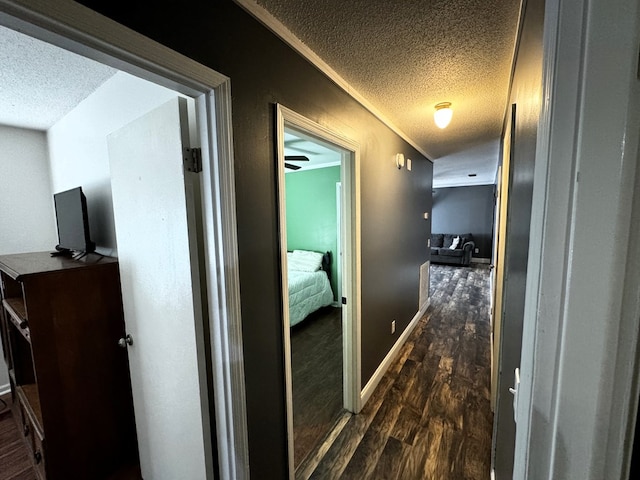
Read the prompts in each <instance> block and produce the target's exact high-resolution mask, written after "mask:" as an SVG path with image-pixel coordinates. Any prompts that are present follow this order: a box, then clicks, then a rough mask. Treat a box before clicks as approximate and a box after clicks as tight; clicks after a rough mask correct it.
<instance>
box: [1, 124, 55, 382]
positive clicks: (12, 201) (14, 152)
mask: <svg viewBox="0 0 640 480" xmlns="http://www.w3.org/2000/svg"><path fill="white" fill-rule="evenodd" d="M50 184H51V181H50V177H49V168H48V162H47V142H46V136H45V133H44V132H39V131H35V130H26V129H22V128H13V127H6V126H0V255H7V254H12V253H23V252H33V251H42V250H53V247H55V245H56V243H58V242H57V235H56V227H55V220H54V215H53V199H52V194H51V186H50ZM8 390H9V373H8V371H7V368H6V365H5V363H4V356H3V355H2V345H1V344H0V394H2V393H6V392H7V391H8Z"/></svg>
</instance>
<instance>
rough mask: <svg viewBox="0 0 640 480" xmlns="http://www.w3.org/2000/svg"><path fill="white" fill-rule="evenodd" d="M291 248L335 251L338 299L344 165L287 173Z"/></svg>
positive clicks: (334, 284) (334, 281)
mask: <svg viewBox="0 0 640 480" xmlns="http://www.w3.org/2000/svg"><path fill="white" fill-rule="evenodd" d="M284 178H285V189H286V203H287V250H313V251H316V252H327V251H328V252H331V258H332V260H333V261H332V262H331V278H330V279H329V280H330V282H331V289H332V290H333V298H334V300H337V299H338V297H337V279H338V269H337V265H336V253H337V251H338V242H337V237H338V234H337V232H338V228H337V222H338V218H337V204H336V183H338V182H340V167H339V166H334V167H326V168H317V169H314V170H306V171H304V170H301V171H298V172H290V173H287V174H286V175H285V177H284Z"/></svg>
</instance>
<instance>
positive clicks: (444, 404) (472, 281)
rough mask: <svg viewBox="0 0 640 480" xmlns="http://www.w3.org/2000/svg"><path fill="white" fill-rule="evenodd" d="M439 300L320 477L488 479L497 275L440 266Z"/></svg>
mask: <svg viewBox="0 0 640 480" xmlns="http://www.w3.org/2000/svg"><path fill="white" fill-rule="evenodd" d="M430 294H431V303H430V306H429V308H428V310H427V313H426V315H425V316H424V317H423V318H422V319H421V320H420V321H419V323H418V325H417V326H416V328H415V330H414V332H413V333H412V334H411V336H410V338H409V340H408V341H407V342H406V343H405V345H404V346H403V347H402V349H401V351H400V353H399V355H398V358H397V359H396V360H395V362H394V363H393V364H392V366H391V367H390V368H389V370H388V372H387V373H386V374H385V376H384V377H383V378H382V380H381V381H380V383H379V385H378V387H377V389H376V391H375V392H374V393H373V395H372V396H371V398H370V399H369V402H368V403H367V405H366V406H365V407H364V408H363V410H362V412H361V413H360V414H358V415H353V416H351V418H350V419H349V420H348V421H347V422H346V423H345V425H344V427H343V428H342V430H341V432H340V433H339V434H338V435H337V437H336V438H335V440H334V441H333V443H332V444H331V446H330V447H329V448H328V451H327V453H326V454H325V455H324V457H323V458H322V460H321V461H320V463H319V464H318V466H317V468H316V469H315V471H314V472H313V473H312V474H311V478H313V479H358V480H360V479H376V480H377V479H380V480H382V479H384V480H393V479H399V480H412V479H432V480H454V479H455V480H476V479H478V480H480V479H483V480H484V479H488V478H489V476H490V455H491V453H490V452H491V433H492V421H493V415H492V413H491V410H490V404H489V395H490V393H489V391H490V375H491V362H490V321H489V269H488V268H486V266H476V267H448V266H444V265H437V266H432V267H431V289H430Z"/></svg>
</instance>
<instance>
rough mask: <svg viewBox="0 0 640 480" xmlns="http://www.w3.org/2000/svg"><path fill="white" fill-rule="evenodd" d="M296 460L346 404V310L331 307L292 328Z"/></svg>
mask: <svg viewBox="0 0 640 480" xmlns="http://www.w3.org/2000/svg"><path fill="white" fill-rule="evenodd" d="M291 374H292V387H293V389H292V392H293V435H294V464H295V466H296V467H298V466H299V465H301V464H302V463H303V461H304V459H305V458H306V457H307V455H308V454H309V453H310V452H312V451H313V450H314V448H315V447H316V446H317V445H318V443H319V442H320V441H321V440H322V439H323V438H324V437H325V436H326V435H327V434H328V433H329V432H330V431H331V429H332V428H333V425H334V423H335V421H336V418H337V417H338V416H339V415H340V413H341V412H342V411H343V408H342V311H341V309H340V308H333V307H327V308H323V309H321V310H318V311H317V312H314V313H312V314H311V315H309V317H307V318H306V319H305V320H304V321H303V322H301V323H299V324H297V325H295V326H294V327H292V328H291Z"/></svg>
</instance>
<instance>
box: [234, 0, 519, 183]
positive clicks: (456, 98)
mask: <svg viewBox="0 0 640 480" xmlns="http://www.w3.org/2000/svg"><path fill="white" fill-rule="evenodd" d="M236 1H237V2H238V3H239V4H241V5H243V6H245V7H246V8H247V9H248V10H249V11H250V12H254V13H255V12H256V11H258V12H260V11H261V10H262V11H264V10H263V9H265V10H266V11H267V12H268V13H270V14H271V15H272V16H273V18H274V19H275V22H269V19H268V18H267V22H265V23H266V24H267V26H271V27H272V28H275V29H277V28H279V26H278V25H277V24H278V23H279V24H281V25H280V26H284V27H285V30H288V31H289V32H288V33H289V34H292V35H293V36H294V37H296V38H297V39H299V40H300V41H301V42H302V43H303V44H304V45H305V46H306V47H308V48H310V49H311V50H312V51H313V52H314V53H315V54H317V55H318V56H319V57H320V59H321V60H323V61H324V62H325V63H326V64H328V65H329V66H330V67H331V68H332V69H333V70H334V71H335V72H336V73H337V74H338V75H339V76H340V77H341V78H342V79H344V80H345V81H346V83H348V84H349V85H350V86H351V87H353V88H354V89H355V90H356V91H357V92H358V93H359V94H360V95H361V96H362V97H364V99H365V100H366V101H367V102H368V103H369V104H371V105H373V107H374V108H376V109H377V110H378V111H380V112H381V113H383V114H384V116H385V117H386V118H388V119H389V120H391V122H392V123H393V124H394V125H395V126H397V127H398V129H399V130H400V131H401V132H403V133H404V134H405V135H406V136H407V137H408V138H409V139H410V140H412V141H413V143H414V144H416V145H417V146H419V147H420V148H421V150H422V151H423V152H424V153H426V154H427V156H428V157H429V158H430V159H431V160H433V161H434V175H435V179H436V180H434V183H435V184H436V186H439V185H437V184H438V183H439V182H440V181H441V180H442V179H444V177H445V176H446V177H447V182H448V184H450V185H453V184H470V177H468V176H467V175H468V174H469V173H476V174H477V176H476V177H474V179H475V180H473V182H475V183H480V182H481V181H482V182H484V183H493V181H494V179H495V173H496V168H497V160H498V159H497V155H498V153H497V152H498V149H497V145H498V142H499V138H500V135H501V130H502V122H503V118H504V114H505V111H506V104H507V94H508V86H509V78H510V74H511V64H512V58H513V52H514V48H515V38H516V30H517V24H518V16H519V9H520V1H519V0H413V1H409V0H395V1H392V0H348V1H344V0H323V1H321V2H319V1H317V0H236ZM249 4H253V7H252V6H251V5H249ZM255 5H258V8H257V9H256V8H255ZM260 7H262V8H260ZM261 19H262V21H265V18H264V17H263V18H261ZM285 33H287V32H286V31H285ZM281 35H282V34H281ZM283 38H286V35H285V36H284V37H283ZM443 101H449V102H452V104H453V110H454V114H453V120H452V122H451V124H450V125H449V127H447V128H446V129H444V130H440V129H439V128H437V127H436V126H435V125H434V123H433V111H434V106H435V105H436V104H437V103H439V102H443ZM489 145H492V147H491V148H489V147H488V146H489ZM480 179H482V180H480Z"/></svg>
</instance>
